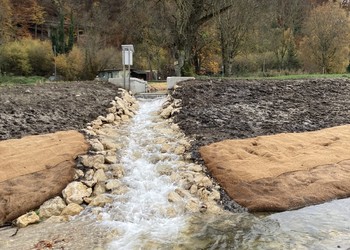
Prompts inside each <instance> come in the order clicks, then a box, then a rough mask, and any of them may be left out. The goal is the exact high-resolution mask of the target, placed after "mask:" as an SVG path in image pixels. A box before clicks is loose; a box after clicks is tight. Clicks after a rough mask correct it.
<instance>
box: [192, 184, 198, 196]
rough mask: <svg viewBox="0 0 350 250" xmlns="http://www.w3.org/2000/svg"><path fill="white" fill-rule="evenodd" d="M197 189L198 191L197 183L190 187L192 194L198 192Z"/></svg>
mask: <svg viewBox="0 0 350 250" xmlns="http://www.w3.org/2000/svg"><path fill="white" fill-rule="evenodd" d="M197 191H198V187H197V185H196V184H193V185H192V186H191V188H190V193H191V194H195V193H197Z"/></svg>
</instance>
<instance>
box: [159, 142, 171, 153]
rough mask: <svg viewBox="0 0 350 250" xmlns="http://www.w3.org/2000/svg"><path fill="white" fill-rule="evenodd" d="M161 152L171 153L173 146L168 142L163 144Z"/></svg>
mask: <svg viewBox="0 0 350 250" xmlns="http://www.w3.org/2000/svg"><path fill="white" fill-rule="evenodd" d="M160 152H162V153H170V152H171V146H170V145H169V144H167V143H165V144H163V145H162V148H161V149H160Z"/></svg>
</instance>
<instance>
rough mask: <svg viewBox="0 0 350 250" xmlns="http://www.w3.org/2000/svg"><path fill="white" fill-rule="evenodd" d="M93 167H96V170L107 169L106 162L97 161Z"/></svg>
mask: <svg viewBox="0 0 350 250" xmlns="http://www.w3.org/2000/svg"><path fill="white" fill-rule="evenodd" d="M94 169H96V170H98V169H102V170H104V171H106V170H107V169H108V166H107V165H106V164H101V163H97V164H95V165H94Z"/></svg>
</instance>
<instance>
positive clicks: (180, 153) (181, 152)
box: [174, 145, 186, 155]
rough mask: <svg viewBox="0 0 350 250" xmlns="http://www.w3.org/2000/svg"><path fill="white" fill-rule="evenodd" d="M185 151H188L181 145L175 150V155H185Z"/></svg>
mask: <svg viewBox="0 0 350 250" xmlns="http://www.w3.org/2000/svg"><path fill="white" fill-rule="evenodd" d="M185 151H186V148H185V146H183V145H179V146H177V147H176V148H175V151H174V153H175V154H177V155H182V154H184V153H185Z"/></svg>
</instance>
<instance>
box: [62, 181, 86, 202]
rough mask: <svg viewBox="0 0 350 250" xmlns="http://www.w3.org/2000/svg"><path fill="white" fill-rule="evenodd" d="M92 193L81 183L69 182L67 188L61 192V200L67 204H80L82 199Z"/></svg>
mask: <svg viewBox="0 0 350 250" xmlns="http://www.w3.org/2000/svg"><path fill="white" fill-rule="evenodd" d="M91 193H92V189H91V188H88V187H87V186H85V185H84V184H83V183H81V182H77V181H74V182H71V183H69V184H68V185H67V187H66V188H65V189H64V190H63V191H62V195H63V198H64V199H65V201H66V203H67V204H70V203H76V204H79V205H80V204H82V203H83V198H85V197H89V196H90V195H91Z"/></svg>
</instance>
